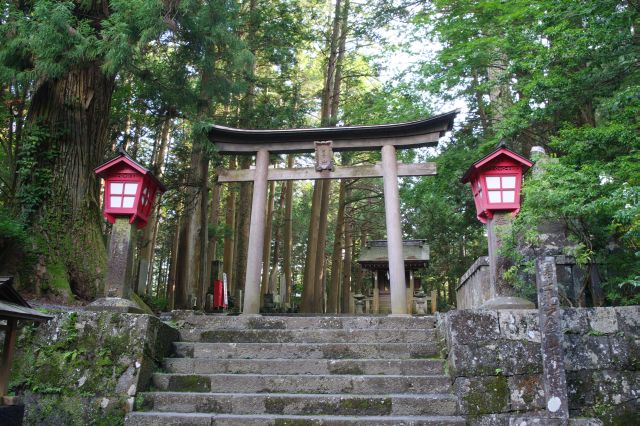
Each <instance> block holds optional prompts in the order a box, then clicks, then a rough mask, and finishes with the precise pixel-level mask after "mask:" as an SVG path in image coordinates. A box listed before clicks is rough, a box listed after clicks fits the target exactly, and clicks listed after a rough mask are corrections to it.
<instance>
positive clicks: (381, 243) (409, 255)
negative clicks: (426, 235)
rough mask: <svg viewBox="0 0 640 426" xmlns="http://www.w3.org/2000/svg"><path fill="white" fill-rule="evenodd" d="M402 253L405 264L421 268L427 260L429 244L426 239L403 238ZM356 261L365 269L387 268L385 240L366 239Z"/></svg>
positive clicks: (387, 258) (387, 257)
mask: <svg viewBox="0 0 640 426" xmlns="http://www.w3.org/2000/svg"><path fill="white" fill-rule="evenodd" d="M402 254H403V258H404V264H405V266H407V267H415V268H421V267H424V266H426V265H427V263H428V261H429V246H428V245H427V244H426V240H404V241H403V242H402ZM358 263H360V264H361V265H362V267H364V268H367V269H386V268H388V267H389V256H388V254H387V241H386V240H372V241H368V242H367V244H366V246H365V247H364V248H363V249H362V250H361V252H360V258H359V259H358Z"/></svg>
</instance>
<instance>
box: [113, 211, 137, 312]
mask: <svg viewBox="0 0 640 426" xmlns="http://www.w3.org/2000/svg"><path fill="white" fill-rule="evenodd" d="M135 230H136V228H135V224H133V223H129V218H128V217H118V218H116V221H115V223H114V224H113V228H111V238H110V239H109V260H108V261H107V291H106V295H107V297H122V298H125V299H127V298H129V295H130V294H131V286H132V284H133V282H132V280H131V279H132V277H133V249H134V244H133V241H132V237H133V235H134V234H135Z"/></svg>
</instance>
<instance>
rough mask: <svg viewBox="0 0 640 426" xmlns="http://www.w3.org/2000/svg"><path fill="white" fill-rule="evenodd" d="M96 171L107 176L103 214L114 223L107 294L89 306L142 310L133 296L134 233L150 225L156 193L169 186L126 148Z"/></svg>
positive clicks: (113, 309) (120, 310) (92, 308)
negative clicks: (128, 152)
mask: <svg viewBox="0 0 640 426" xmlns="http://www.w3.org/2000/svg"><path fill="white" fill-rule="evenodd" d="M95 173H96V174H97V175H98V176H99V177H101V178H102V179H103V180H104V188H105V189H104V200H105V201H104V211H103V215H104V217H105V219H107V221H108V222H109V223H111V224H112V225H113V227H112V228H111V238H110V239H109V253H108V260H107V280H106V288H105V294H104V297H102V298H100V299H98V300H96V301H95V302H93V303H91V304H90V305H89V306H88V307H87V309H89V310H111V311H118V312H133V313H140V312H142V309H140V307H139V306H138V305H137V304H136V303H135V302H133V301H131V300H130V297H131V291H132V285H133V250H134V245H135V244H134V241H133V239H132V237H133V235H134V234H135V230H136V229H142V228H144V227H145V226H146V225H147V221H148V219H149V215H150V213H151V209H152V207H153V202H154V201H155V198H156V195H157V194H158V193H159V192H164V191H165V190H166V188H165V186H164V185H163V184H162V183H161V182H160V181H159V180H158V179H157V178H156V177H155V176H153V174H151V172H150V171H149V170H147V169H146V168H145V167H143V166H142V165H141V164H139V163H137V162H136V161H135V160H133V159H132V158H131V157H130V156H129V155H128V154H127V153H126V151H124V150H123V149H120V152H119V154H118V156H116V157H115V158H113V159H111V160H109V161H107V162H106V163H104V164H102V165H101V166H99V167H97V168H96V169H95Z"/></svg>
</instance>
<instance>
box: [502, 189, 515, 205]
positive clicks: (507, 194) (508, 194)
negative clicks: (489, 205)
mask: <svg viewBox="0 0 640 426" xmlns="http://www.w3.org/2000/svg"><path fill="white" fill-rule="evenodd" d="M514 201H516V191H502V202H503V203H513V202H514Z"/></svg>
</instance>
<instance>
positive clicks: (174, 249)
mask: <svg viewBox="0 0 640 426" xmlns="http://www.w3.org/2000/svg"><path fill="white" fill-rule="evenodd" d="M180 228H181V226H180V216H178V217H177V219H176V229H175V231H174V234H173V244H172V245H171V263H170V264H169V276H168V277H167V309H168V310H169V311H172V310H173V309H174V308H175V306H176V303H175V299H176V270H177V266H178V251H179V247H178V242H179V241H180Z"/></svg>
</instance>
